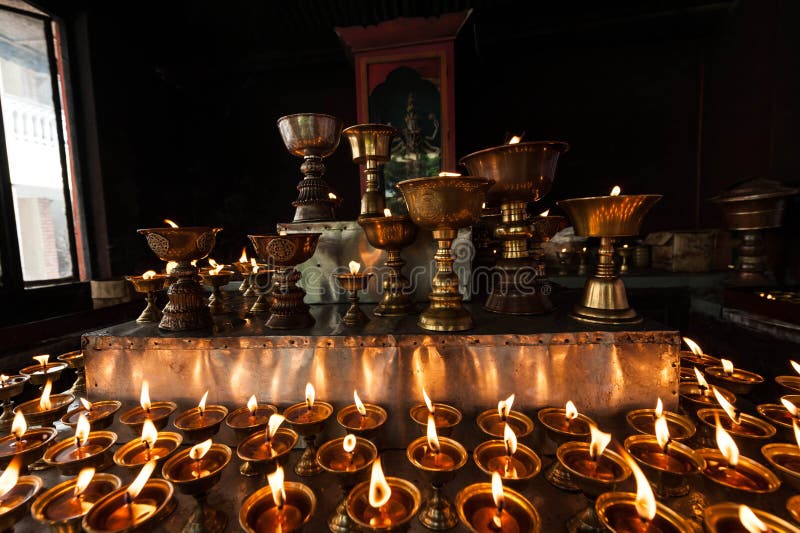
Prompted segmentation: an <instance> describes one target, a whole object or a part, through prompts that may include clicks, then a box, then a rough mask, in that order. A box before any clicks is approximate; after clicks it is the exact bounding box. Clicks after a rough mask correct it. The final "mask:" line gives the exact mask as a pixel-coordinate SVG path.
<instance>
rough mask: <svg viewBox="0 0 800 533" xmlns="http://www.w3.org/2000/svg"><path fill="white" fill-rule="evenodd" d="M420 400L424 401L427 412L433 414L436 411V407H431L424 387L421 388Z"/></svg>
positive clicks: (431, 403)
mask: <svg viewBox="0 0 800 533" xmlns="http://www.w3.org/2000/svg"><path fill="white" fill-rule="evenodd" d="M422 398H423V399H424V400H425V406H426V407H427V408H428V412H429V413H430V414H433V413H434V412H435V411H436V407H435V406H434V405H433V402H432V401H431V398H430V396H428V393H427V392H425V387H422Z"/></svg>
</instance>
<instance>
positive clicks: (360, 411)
mask: <svg viewBox="0 0 800 533" xmlns="http://www.w3.org/2000/svg"><path fill="white" fill-rule="evenodd" d="M353 400H355V402H356V410H358V414H360V415H361V416H366V415H367V408H366V407H364V403H363V402H362V401H361V398H359V397H358V391H357V390H354V391H353Z"/></svg>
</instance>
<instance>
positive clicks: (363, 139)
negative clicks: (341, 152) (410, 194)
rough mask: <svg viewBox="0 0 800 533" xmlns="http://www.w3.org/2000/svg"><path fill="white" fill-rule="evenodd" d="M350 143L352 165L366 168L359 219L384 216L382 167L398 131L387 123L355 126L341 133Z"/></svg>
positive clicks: (390, 152) (387, 158) (388, 157)
mask: <svg viewBox="0 0 800 533" xmlns="http://www.w3.org/2000/svg"><path fill="white" fill-rule="evenodd" d="M342 135H344V136H345V138H346V139H347V140H348V142H349V143H350V150H351V151H352V152H353V163H355V164H356V165H364V185H365V187H364V194H362V195H361V215H359V217H362V216H363V217H376V216H382V215H383V210H384V208H385V207H386V202H385V200H384V198H383V190H382V189H381V187H380V172H381V166H383V164H384V163H386V162H388V161H389V159H390V158H391V155H392V138H393V137H394V136H395V135H397V129H396V128H393V127H392V126H387V125H386V124H356V125H355V126H350V127H349V128H345V129H344V130H343V131H342Z"/></svg>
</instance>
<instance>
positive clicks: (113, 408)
mask: <svg viewBox="0 0 800 533" xmlns="http://www.w3.org/2000/svg"><path fill="white" fill-rule="evenodd" d="M120 407H122V402H118V401H117V400H101V401H98V402H90V401H89V400H87V399H86V398H80V406H78V407H76V408H75V409H72V410H70V411H67V413H66V414H65V415H64V416H62V417H61V422H62V423H63V424H65V425H67V426H69V427H71V428H72V429H75V426H76V425H77V424H78V418H79V417H80V415H81V414H83V415H84V416H85V417H86V420H88V421H89V422H90V423H91V424H92V427H93V428H94V429H107V428H108V427H109V426H110V425H111V424H113V423H114V414H115V413H116V412H117V411H119V408H120Z"/></svg>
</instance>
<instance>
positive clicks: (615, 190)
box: [609, 185, 622, 196]
mask: <svg viewBox="0 0 800 533" xmlns="http://www.w3.org/2000/svg"><path fill="white" fill-rule="evenodd" d="M621 192H622V189H620V188H619V185H614V188H613V189H611V193H610V194H609V196H619V193H621Z"/></svg>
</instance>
